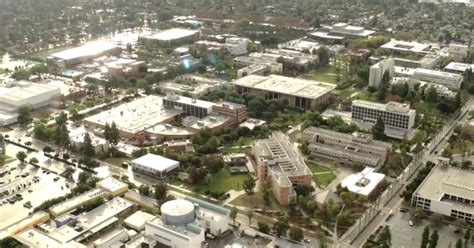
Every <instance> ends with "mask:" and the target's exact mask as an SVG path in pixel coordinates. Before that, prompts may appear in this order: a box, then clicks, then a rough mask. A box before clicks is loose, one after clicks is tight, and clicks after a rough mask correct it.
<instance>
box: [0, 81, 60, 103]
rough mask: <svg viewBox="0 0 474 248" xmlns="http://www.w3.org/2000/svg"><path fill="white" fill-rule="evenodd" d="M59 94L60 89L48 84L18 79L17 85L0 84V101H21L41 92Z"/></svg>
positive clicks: (41, 93)
mask: <svg viewBox="0 0 474 248" xmlns="http://www.w3.org/2000/svg"><path fill="white" fill-rule="evenodd" d="M48 93H49V94H51V95H59V94H60V93H61V89H60V88H59V87H56V86H52V85H48V84H38V83H32V82H27V81H20V82H19V86H14V87H2V86H0V102H1V101H7V102H21V101H27V100H30V99H31V98H33V97H36V96H40V95H43V94H48Z"/></svg>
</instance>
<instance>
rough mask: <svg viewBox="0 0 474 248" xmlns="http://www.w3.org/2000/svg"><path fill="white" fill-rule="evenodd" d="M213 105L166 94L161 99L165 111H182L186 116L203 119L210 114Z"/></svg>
mask: <svg viewBox="0 0 474 248" xmlns="http://www.w3.org/2000/svg"><path fill="white" fill-rule="evenodd" d="M212 106H214V103H212V102H207V101H202V100H198V99H196V98H191V97H185V96H178V95H175V94H168V95H167V96H166V97H164V98H163V107H164V108H165V109H179V110H182V111H183V112H184V113H185V114H186V116H194V117H198V118H204V117H206V116H208V115H209V113H211V112H212Z"/></svg>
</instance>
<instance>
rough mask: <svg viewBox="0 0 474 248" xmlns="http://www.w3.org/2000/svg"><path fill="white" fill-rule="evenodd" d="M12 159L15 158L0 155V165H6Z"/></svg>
mask: <svg viewBox="0 0 474 248" xmlns="http://www.w3.org/2000/svg"><path fill="white" fill-rule="evenodd" d="M13 160H15V159H14V158H12V157H9V156H7V155H0V166H3V165H6V164H8V163H10V162H12V161H13Z"/></svg>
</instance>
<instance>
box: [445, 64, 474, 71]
mask: <svg viewBox="0 0 474 248" xmlns="http://www.w3.org/2000/svg"><path fill="white" fill-rule="evenodd" d="M469 68H471V70H473V71H474V64H466V63H459V62H451V63H449V64H448V65H447V66H446V67H444V70H450V71H458V72H465V71H466V70H468V69H469Z"/></svg>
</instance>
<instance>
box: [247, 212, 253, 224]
mask: <svg viewBox="0 0 474 248" xmlns="http://www.w3.org/2000/svg"><path fill="white" fill-rule="evenodd" d="M247 217H249V227H252V218H253V212H252V211H249V212H248V213H247Z"/></svg>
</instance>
